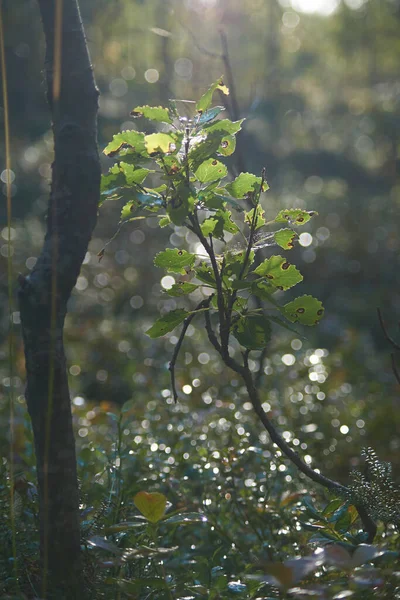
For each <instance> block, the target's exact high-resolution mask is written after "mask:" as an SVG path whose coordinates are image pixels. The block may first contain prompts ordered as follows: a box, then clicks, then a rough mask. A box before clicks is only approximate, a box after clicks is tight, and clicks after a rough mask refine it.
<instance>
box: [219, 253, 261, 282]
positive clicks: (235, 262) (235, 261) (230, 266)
mask: <svg viewBox="0 0 400 600" xmlns="http://www.w3.org/2000/svg"><path fill="white" fill-rule="evenodd" d="M254 256H255V255H254V252H253V251H252V250H251V252H250V254H249V257H248V260H247V269H248V268H249V267H250V266H251V265H252V264H253V261H254ZM245 258H246V251H245V250H242V251H241V252H235V253H233V252H227V253H226V254H225V267H224V273H225V275H228V277H230V276H232V275H235V276H236V278H238V277H239V275H240V273H241V271H242V269H243V263H244V259H245Z"/></svg>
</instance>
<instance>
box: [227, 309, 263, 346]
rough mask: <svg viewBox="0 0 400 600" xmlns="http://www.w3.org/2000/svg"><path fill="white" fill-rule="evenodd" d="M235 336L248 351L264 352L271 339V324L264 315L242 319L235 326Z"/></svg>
mask: <svg viewBox="0 0 400 600" xmlns="http://www.w3.org/2000/svg"><path fill="white" fill-rule="evenodd" d="M233 335H234V336H235V338H236V339H237V340H238V342H239V343H240V344H241V345H242V346H244V347H245V348H247V349H248V350H263V348H265V346H266V345H267V344H268V342H269V340H270V339H271V324H270V322H269V320H268V319H267V318H266V317H264V316H262V315H248V316H245V317H241V318H240V319H239V320H238V321H237V322H236V323H235V325H234V328H233Z"/></svg>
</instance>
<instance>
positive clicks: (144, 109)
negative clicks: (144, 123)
mask: <svg viewBox="0 0 400 600" xmlns="http://www.w3.org/2000/svg"><path fill="white" fill-rule="evenodd" d="M130 114H131V116H132V117H145V118H146V119H150V120H151V121H158V122H159V123H172V119H171V117H170V114H169V111H168V109H167V108H163V107H162V106H137V107H136V108H134V109H133V110H132V111H131V113H130Z"/></svg>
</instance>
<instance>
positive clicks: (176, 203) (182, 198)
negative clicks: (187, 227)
mask: <svg viewBox="0 0 400 600" xmlns="http://www.w3.org/2000/svg"><path fill="white" fill-rule="evenodd" d="M194 203H195V197H194V196H193V193H192V190H191V189H190V188H189V187H188V186H187V185H186V183H181V184H179V185H176V186H175V189H174V191H173V197H172V198H171V199H170V201H169V202H168V205H167V213H168V215H169V218H170V219H171V221H172V222H173V223H174V225H183V224H184V223H185V220H186V217H187V216H188V214H189V213H191V212H193V207H194Z"/></svg>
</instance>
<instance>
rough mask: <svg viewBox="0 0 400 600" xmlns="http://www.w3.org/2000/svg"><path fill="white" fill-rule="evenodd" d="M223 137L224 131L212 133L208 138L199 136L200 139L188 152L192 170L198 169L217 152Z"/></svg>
mask: <svg viewBox="0 0 400 600" xmlns="http://www.w3.org/2000/svg"><path fill="white" fill-rule="evenodd" d="M223 137H224V134H223V133H222V132H217V133H212V134H210V135H208V136H207V137H206V138H203V137H199V141H198V142H197V143H196V144H194V145H193V146H192V147H191V148H190V150H189V154H188V158H189V165H190V168H191V169H192V171H196V170H197V169H198V168H199V167H200V165H201V164H202V163H203V162H204V161H205V160H207V159H209V158H210V157H212V156H213V155H215V154H216V153H217V151H218V150H219V149H220V146H221V142H222V139H223Z"/></svg>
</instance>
